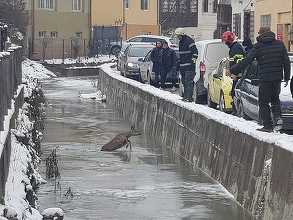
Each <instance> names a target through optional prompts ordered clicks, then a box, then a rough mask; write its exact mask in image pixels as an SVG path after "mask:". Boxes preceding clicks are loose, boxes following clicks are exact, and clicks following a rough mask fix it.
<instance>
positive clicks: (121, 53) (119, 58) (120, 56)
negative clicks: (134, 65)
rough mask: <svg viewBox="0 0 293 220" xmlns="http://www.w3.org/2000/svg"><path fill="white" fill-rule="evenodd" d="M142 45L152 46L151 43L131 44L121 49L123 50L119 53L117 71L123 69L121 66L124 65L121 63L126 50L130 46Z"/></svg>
mask: <svg viewBox="0 0 293 220" xmlns="http://www.w3.org/2000/svg"><path fill="white" fill-rule="evenodd" d="M142 44H147V45H150V44H149V43H131V44H124V45H123V46H122V48H121V50H120V52H119V54H118V56H117V70H119V71H120V70H121V69H122V67H121V65H122V63H121V58H122V57H123V56H124V54H125V50H126V48H127V47H128V46H129V45H142ZM152 45H155V44H152Z"/></svg>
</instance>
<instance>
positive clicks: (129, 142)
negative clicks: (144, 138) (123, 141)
mask: <svg viewBox="0 0 293 220" xmlns="http://www.w3.org/2000/svg"><path fill="white" fill-rule="evenodd" d="M128 144H129V147H130V148H129V150H130V151H132V145H131V141H130V140H128Z"/></svg>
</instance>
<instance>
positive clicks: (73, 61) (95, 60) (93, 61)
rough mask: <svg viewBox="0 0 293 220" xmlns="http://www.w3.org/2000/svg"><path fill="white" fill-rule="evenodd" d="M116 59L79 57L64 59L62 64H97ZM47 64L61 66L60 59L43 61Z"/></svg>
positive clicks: (112, 57) (109, 57)
mask: <svg viewBox="0 0 293 220" xmlns="http://www.w3.org/2000/svg"><path fill="white" fill-rule="evenodd" d="M115 59H116V57H115V56H105V55H101V56H97V57H79V58H77V59H73V58H66V59H64V64H84V65H86V64H99V63H102V62H108V61H112V62H113V61H114V60H115ZM45 62H46V63H48V64H63V60H62V59H51V60H45Z"/></svg>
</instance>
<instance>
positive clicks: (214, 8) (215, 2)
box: [213, 0, 218, 13]
mask: <svg viewBox="0 0 293 220" xmlns="http://www.w3.org/2000/svg"><path fill="white" fill-rule="evenodd" d="M217 11H218V0H214V2H213V13H217Z"/></svg>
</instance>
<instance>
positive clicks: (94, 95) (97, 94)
mask: <svg viewBox="0 0 293 220" xmlns="http://www.w3.org/2000/svg"><path fill="white" fill-rule="evenodd" d="M79 97H80V98H83V99H94V100H97V101H100V102H105V101H106V95H103V93H102V92H101V91H100V90H99V91H98V92H95V93H89V94H80V95H79Z"/></svg>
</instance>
